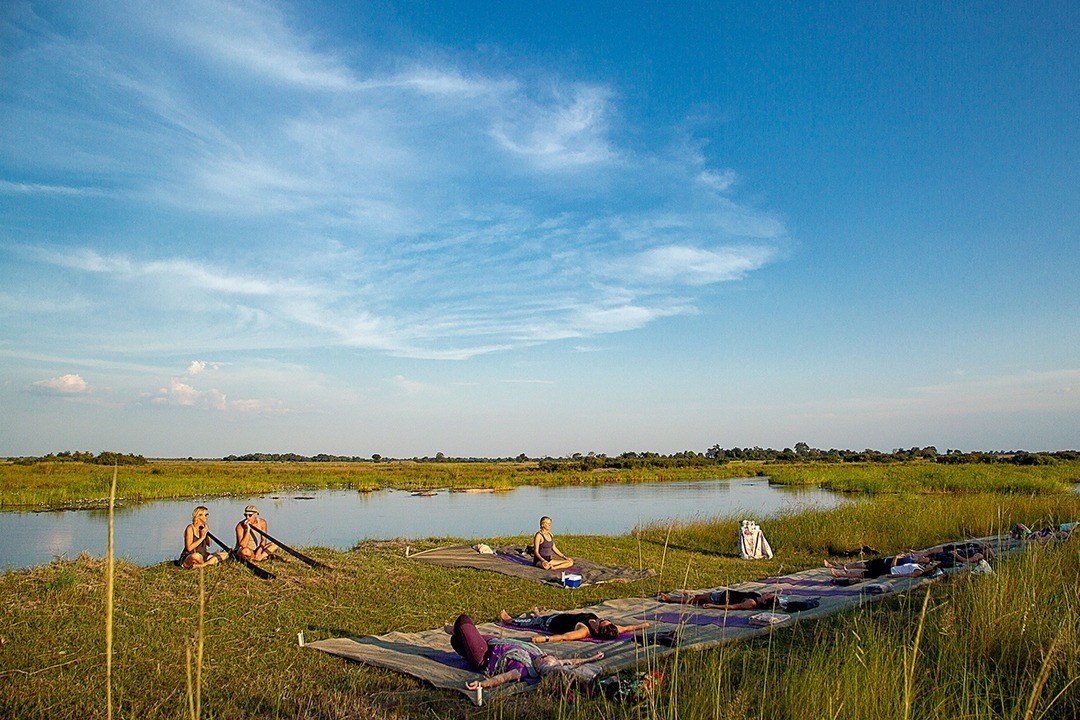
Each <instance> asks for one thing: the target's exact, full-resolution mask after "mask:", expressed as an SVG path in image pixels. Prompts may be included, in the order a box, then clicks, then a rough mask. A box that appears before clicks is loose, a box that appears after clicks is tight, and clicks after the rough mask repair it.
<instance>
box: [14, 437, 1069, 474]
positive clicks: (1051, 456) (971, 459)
mask: <svg viewBox="0 0 1080 720" xmlns="http://www.w3.org/2000/svg"><path fill="white" fill-rule="evenodd" d="M188 459H189V460H190V459H191V458H188ZM11 460H12V462H14V463H17V464H20V465H31V464H34V463H41V462H82V463H89V464H92V465H114V464H115V465H145V464H146V463H147V460H146V458H144V457H143V456H142V455H135V454H133V453H128V454H126V455H124V454H121V453H116V452H110V451H104V452H101V453H98V454H97V455H95V454H94V453H92V452H82V451H75V452H70V451H64V452H59V453H49V454H48V455H42V456H40V457H33V456H30V457H19V458H11ZM222 460H225V461H227V462H293V463H306V462H310V463H329V462H333V463H347V462H374V463H379V462H394V461H398V462H400V461H411V462H416V463H449V462H454V463H470V462H471V463H481V462H516V463H525V462H533V461H535V462H537V463H538V465H539V468H540V469H541V470H544V471H548V472H555V471H558V470H604V469H610V470H633V469H635V468H644V467H657V468H665V467H693V466H707V465H717V464H720V465H722V464H723V463H726V462H732V461H740V460H741V461H758V462H825V463H846V462H875V463H893V462H909V461H912V460H923V461H927V462H937V463H942V464H962V463H1007V464H1011V465H1049V464H1050V463H1053V462H1056V461H1058V460H1080V451H1076V450H1058V451H1055V452H1035V453H1032V452H1027V451H1026V450H990V451H974V452H962V451H960V450H946V451H945V452H944V453H940V452H938V450H937V448H935V447H934V446H933V445H930V446H927V447H923V448H920V447H912V448H909V449H906V450H905V449H903V448H898V449H896V450H893V451H892V452H888V453H886V452H881V451H880V450H869V449H867V450H862V451H855V450H837V449H835V448H832V449H829V450H821V449H818V448H812V447H810V446H809V445H807V444H806V443H804V442H800V443H796V444H795V447H794V448H784V449H783V450H774V449H773V448H762V447H752V448H739V447H732V448H724V447H721V446H720V445H713V446H712V447H711V448H709V449H708V450H706V451H705V452H703V453H699V452H695V451H693V450H683V451H682V452H677V453H673V454H671V455H663V454H661V453H655V452H649V451H645V452H624V453H622V454H620V455H617V456H608V455H605V454H604V453H595V452H590V453H585V454H582V453H573V454H571V455H568V456H565V457H550V456H548V457H543V458H530V457H529V456H528V455H526V454H525V453H521V454H519V455H516V456H514V457H456V458H455V457H447V456H446V455H445V454H444V453H441V452H440V453H435V455H434V456H427V455H425V456H424V457H411V458H390V457H384V456H383V455H380V454H378V453H375V454H374V455H371V456H370V457H360V456H359V455H329V454H326V453H319V454H318V455H300V454H298V453H248V454H246V455H228V456H226V457H224V458H222Z"/></svg>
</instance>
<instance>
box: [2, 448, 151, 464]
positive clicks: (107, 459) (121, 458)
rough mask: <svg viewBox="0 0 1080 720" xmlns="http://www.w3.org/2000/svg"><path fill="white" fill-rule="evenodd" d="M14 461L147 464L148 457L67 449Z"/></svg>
mask: <svg viewBox="0 0 1080 720" xmlns="http://www.w3.org/2000/svg"><path fill="white" fill-rule="evenodd" d="M13 461H14V462H15V463H16V464H18V465H33V464H34V463H41V462H81V463H87V464H90V465H145V464H146V462H147V461H146V458H144V457H143V456H142V455H134V454H132V453H128V454H127V455H121V454H120V453H116V452H109V451H108V450H106V451H104V452H100V453H98V454H97V455H95V454H94V453H92V452H82V451H80V450H76V451H75V452H70V451H67V450H65V451H64V452H58V453H49V454H48V455H42V456H40V457H20V458H14V459H13Z"/></svg>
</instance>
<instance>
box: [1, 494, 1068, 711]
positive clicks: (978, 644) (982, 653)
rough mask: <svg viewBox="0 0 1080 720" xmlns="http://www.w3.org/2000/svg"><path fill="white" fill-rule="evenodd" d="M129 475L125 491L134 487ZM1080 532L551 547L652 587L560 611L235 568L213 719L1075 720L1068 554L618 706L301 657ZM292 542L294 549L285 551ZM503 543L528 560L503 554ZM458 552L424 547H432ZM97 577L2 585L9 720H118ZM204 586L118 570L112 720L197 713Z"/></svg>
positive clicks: (89, 568)
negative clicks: (871, 554)
mask: <svg viewBox="0 0 1080 720" xmlns="http://www.w3.org/2000/svg"><path fill="white" fill-rule="evenodd" d="M121 477H123V473H122V474H121ZM1078 517H1080V496H1076V495H1074V494H1064V495H1062V494H1053V495H1029V496H1023V495H1019V494H1010V495H1002V494H970V495H961V496H953V497H949V496H941V495H918V496H906V497H902V498H900V497H883V498H879V499H873V500H870V501H868V502H863V503H854V504H851V505H848V506H845V507H842V508H838V509H835V510H832V511H813V512H806V513H799V514H793V515H789V516H785V517H777V518H769V519H763V524H764V527H765V530H766V532H767V533H768V536H769V539H770V542H771V543H772V545H773V547H774V549H775V550H776V552H777V557H776V559H774V560H771V561H762V562H756V563H747V562H744V561H740V560H738V559H737V558H736V557H735V552H734V545H735V542H734V539H735V526H736V520H735V519H729V518H718V519H715V520H711V521H698V522H692V523H682V524H676V525H673V526H659V525H657V526H652V527H648V528H644V529H642V530H641V531H640V532H638V533H636V534H631V535H626V536H621V537H614V538H611V537H597V536H576V537H573V536H560V538H559V539H560V545H561V546H563V547H564V548H566V549H567V550H568V551H570V552H572V553H573V554H575V555H580V556H582V557H589V558H591V559H595V560H597V561H600V562H604V563H607V564H617V565H629V566H635V567H636V566H639V565H641V566H648V567H653V568H656V569H658V570H660V571H661V575H660V577H658V578H652V579H649V580H647V581H643V582H641V583H635V584H631V585H606V586H600V587H593V588H582V589H580V590H577V591H574V592H573V593H568V592H566V591H564V590H560V589H558V588H552V587H545V586H540V585H537V584H535V583H529V582H526V581H522V580H518V579H515V578H511V577H507V576H502V575H496V574H492V573H481V572H476V571H473V570H467V569H447V568H438V567H433V566H428V565H425V564H422V563H418V562H415V561H413V560H409V559H407V558H405V556H404V552H403V548H402V547H401V546H400V545H399V544H398V543H394V542H379V543H369V544H365V545H363V546H362V547H360V548H358V549H356V550H354V551H352V552H336V551H331V550H327V549H321V548H314V549H309V552H310V554H311V555H313V556H314V557H316V558H317V559H319V560H322V561H325V562H329V563H330V564H332V565H334V566H335V568H336V569H334V570H332V571H323V572H316V571H313V570H311V569H309V568H307V567H306V566H303V565H300V564H299V563H295V562H291V561H274V562H272V563H270V567H271V569H272V570H273V571H274V572H275V573H277V574H278V580H276V581H260V580H258V579H256V578H255V577H254V576H253V575H252V574H251V573H250V572H248V571H247V570H246V569H244V568H243V567H241V566H238V565H236V564H234V563H229V564H227V565H225V566H223V567H218V568H210V569H208V570H207V571H205V576H204V579H205V586H206V617H205V634H206V636H205V664H204V668H203V675H202V676H203V690H202V708H203V717H213V718H242V717H259V718H410V719H412V718H465V717H493V718H494V717H506V718H522V719H523V720H538V719H539V718H548V717H565V718H598V717H599V718H645V717H648V718H672V719H674V718H740V719H742V718H747V717H761V718H774V717H775V718H787V717H792V718H795V717H797V718H819V717H830V718H935V719H936V718H952V717H965V718H1017V719H1022V720H1028V719H1029V718H1030V719H1034V718H1067V717H1076V716H1077V714H1080V669H1078V668H1080V656H1078V653H1080V650H1078V648H1080V619H1078V618H1080V607H1078V605H1080V552H1077V542H1078V540H1077V539H1074V540H1073V541H1071V542H1070V543H1068V544H1065V545H1062V546H1058V547H1047V548H1038V549H1035V550H1033V551H1031V552H1027V553H1025V554H1023V555H1021V556H1019V557H1017V558H1015V559H1013V560H1008V561H1003V562H1001V563H999V564H998V572H997V574H996V575H993V576H989V577H983V578H956V579H952V580H949V581H948V582H944V583H939V584H935V585H934V586H933V587H932V590H931V594H930V597H929V601H928V604H927V605H926V607H925V615H923V607H924V606H923V601H924V597H923V595H922V594H921V593H918V594H914V595H911V596H907V597H903V598H899V599H896V600H890V601H886V602H882V603H877V604H874V605H872V606H869V607H867V608H865V609H862V610H859V611H856V612H853V613H847V614H843V615H839V616H835V617H832V618H828V619H825V620H822V621H818V622H814V623H809V622H808V623H802V624H800V625H797V626H795V627H794V628H790V629H785V630H781V631H778V632H777V633H775V634H774V635H773V636H772V637H771V638H769V639H767V640H761V641H752V642H747V643H741V644H736V645H732V646H728V647H724V648H720V649H714V650H709V651H704V652H689V651H683V652H680V654H679V655H678V657H677V658H673V659H671V660H670V661H669V662H668V663H667V664H666V665H665V670H666V673H667V678H668V680H667V682H666V683H665V684H664V686H663V689H662V690H661V692H660V693H659V694H658V695H657V696H656V697H655V698H654V699H653V701H652V702H651V703H648V704H645V705H642V706H638V707H627V706H622V705H613V704H608V703H606V702H603V701H598V700H585V699H579V700H578V701H577V702H574V703H572V704H566V703H565V702H564V700H563V699H562V698H561V696H560V695H559V694H557V693H554V692H550V691H546V690H544V689H543V688H542V689H541V690H540V691H539V692H536V693H530V694H528V695H526V696H520V697H514V698H509V699H507V700H505V701H497V702H495V703H494V704H493V705H492V706H491V707H485V708H481V709H477V708H473V707H472V706H471V705H469V704H468V702H467V700H465V699H464V697H463V696H461V695H458V694H456V693H451V692H446V691H441V690H435V689H433V688H430V687H428V686H426V685H425V684H424V683H421V682H418V681H415V680H412V679H410V678H408V677H405V676H403V675H400V674H397V673H393V672H389V671H384V670H380V669H376V668H370V667H366V666H363V665H359V664H355V663H349V662H346V661H343V660H341V659H338V658H334V657H331V656H328V655H325V654H322V653H318V652H315V651H312V650H304V649H301V648H299V647H297V644H296V633H297V632H298V631H301V630H302V631H304V632H305V634H306V635H307V637H308V638H309V639H319V638H324V637H333V636H343V635H357V634H379V633H384V632H387V631H391V630H401V631H417V630H423V629H428V628H432V627H436V626H438V625H440V624H442V623H443V622H445V621H447V620H450V619H452V618H453V617H455V616H456V615H457V614H458V613H460V612H464V611H467V612H469V613H471V614H473V615H474V617H477V618H480V619H490V618H494V617H496V615H497V613H498V611H499V610H500V609H501V608H506V609H508V610H510V611H511V612H517V611H521V610H524V609H526V608H529V607H532V606H534V605H540V606H547V607H552V608H560V609H565V608H570V607H580V606H583V605H588V604H592V603H594V602H598V601H600V600H603V599H606V598H610V597H616V596H624V597H625V596H640V595H652V594H653V593H655V592H657V590H659V589H669V588H672V587H676V586H682V585H683V584H684V583H685V584H688V585H689V586H691V587H707V586H712V585H717V584H721V583H731V582H737V581H739V580H745V579H752V578H757V577H761V576H765V575H769V574H775V573H779V572H787V571H792V570H798V569H801V568H806V567H812V566H817V565H820V563H821V559H822V556H823V554H824V551H825V548H828V547H830V546H832V547H839V548H844V547H857V546H859V545H862V544H872V545H874V546H875V547H877V548H878V549H880V550H881V551H883V552H890V551H898V550H902V549H904V548H907V547H920V546H924V545H929V544H932V543H934V542H937V541H940V540H949V539H956V538H961V537H964V536H968V535H982V534H989V533H992V532H998V531H1003V530H1005V529H1007V528H1008V527H1009V526H1011V525H1012V524H1014V523H1015V522H1024V523H1027V524H1029V525H1041V524H1043V523H1058V522H1063V521H1066V520H1072V519H1077V518H1078ZM282 537H283V539H287V534H286V533H285V531H284V530H283V531H282ZM493 540H494V541H503V540H505V541H508V542H510V541H523V540H525V538H524V537H520V538H493ZM444 542H449V541H448V540H436V539H429V540H426V541H423V542H421V543H419V544H418V543H416V542H415V541H413V542H412V544H413V547H414V548H418V549H423V548H426V547H434V546H436V545H440V544H443V543H444ZM105 577H106V568H105V566H104V562H103V561H101V560H96V559H92V558H87V557H81V558H79V559H76V560H74V561H56V562H54V563H52V564H50V565H48V566H44V567H40V568H36V569H33V570H27V571H18V572H9V573H6V574H4V575H3V576H2V577H0V680H2V682H0V716H2V717H13V718H50V719H52V718H80V719H83V718H97V717H105V716H106V710H105V697H106V688H105V658H104V647H105V644H104V632H105V631H104V626H105V621H104V608H105V601H104V595H105ZM198 587H199V579H198V573H197V572H185V571H180V570H178V569H176V568H174V567H172V566H170V565H160V566H155V567H149V568H141V567H136V566H133V565H130V564H126V563H120V564H118V565H117V567H116V572H115V596H116V601H115V602H116V611H115V617H114V623H113V649H114V656H113V660H112V672H113V683H114V688H113V697H114V700H115V703H116V708H115V709H116V710H118V712H117V714H116V716H117V717H130V718H136V717H137V718H178V717H181V716H184V715H185V714H186V712H187V707H188V705H187V695H186V692H185V674H186V670H185V654H186V650H187V648H189V647H191V646H192V643H193V641H194V639H195V636H196V628H197V624H198V605H199V592H198Z"/></svg>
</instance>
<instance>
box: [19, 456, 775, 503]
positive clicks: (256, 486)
mask: <svg viewBox="0 0 1080 720" xmlns="http://www.w3.org/2000/svg"><path fill="white" fill-rule="evenodd" d="M760 469H761V464H760V463H730V464H726V465H715V466H708V467H685V468H641V469H634V470H596V471H588V470H580V469H575V470H569V469H566V470H559V471H557V472H543V471H540V470H539V469H538V468H537V464H536V463H528V462H524V463H516V462H514V463H510V462H504V463H498V462H477V463H464V462H458V463H455V462H443V463H434V462H432V463H412V462H383V463H367V462H363V463H360V462H356V463H298V462H290V463H276V462H224V461H213V460H199V461H179V460H177V461H173V460H156V461H154V460H152V461H150V462H148V463H147V464H146V465H139V466H127V467H125V468H124V482H123V485H122V488H121V491H120V496H119V497H120V499H122V500H123V501H126V502H138V501H145V500H160V499H164V498H184V497H207V496H221V495H234V494H261V493H267V492H274V491H279V490H286V489H301V488H302V489H320V488H335V489H355V490H375V489H379V488H387V487H392V488H397V489H403V490H422V489H435V488H451V489H464V488H495V489H510V488H513V487H517V486H520V485H544V486H558V485H598V484H603V483H613V482H623V483H634V482H658V481H659V482H662V481H667V480H692V479H712V478H733V477H746V476H748V475H757V474H758V473H759V472H760ZM110 476H111V469H110V468H108V467H103V466H100V465H90V464H86V463H76V462H41V463H34V464H31V465H18V464H14V463H9V462H5V463H0V507H2V508H14V507H26V506H37V507H43V506H44V507H67V506H79V505H81V504H87V503H101V504H104V502H105V501H106V500H107V498H108V495H109V478H110Z"/></svg>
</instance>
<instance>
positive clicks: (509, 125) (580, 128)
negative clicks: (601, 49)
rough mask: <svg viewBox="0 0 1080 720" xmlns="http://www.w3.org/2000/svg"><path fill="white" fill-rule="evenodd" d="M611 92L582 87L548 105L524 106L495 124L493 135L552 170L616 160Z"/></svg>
mask: <svg viewBox="0 0 1080 720" xmlns="http://www.w3.org/2000/svg"><path fill="white" fill-rule="evenodd" d="M610 95H611V94H610V92H609V91H607V90H605V89H604V88H600V87H587V86H578V87H576V88H575V89H574V92H573V94H572V95H571V96H570V97H569V98H564V97H559V96H557V97H556V98H555V101H554V103H553V104H551V105H548V106H546V107H545V106H543V105H540V104H539V103H535V102H528V101H525V102H521V103H520V105H519V111H518V113H517V114H515V115H507V116H505V117H502V118H500V119H499V120H497V121H496V123H495V127H494V128H493V129H492V134H493V136H494V137H495V138H496V139H497V140H498V141H499V143H500V144H501V145H502V146H503V147H505V148H506V149H507V150H510V151H511V152H512V153H515V154H517V155H520V156H523V157H525V158H528V159H530V160H531V161H533V162H534V163H536V164H537V165H538V166H539V167H542V168H544V169H547V170H555V169H567V168H574V167H577V166H582V165H591V164H595V163H599V162H605V161H609V160H611V159H613V158H614V157H615V156H616V152H615V150H614V149H613V148H612V147H611V145H610V144H609V142H608V140H607V130H608V124H609V116H610V114H611V101H610Z"/></svg>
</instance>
